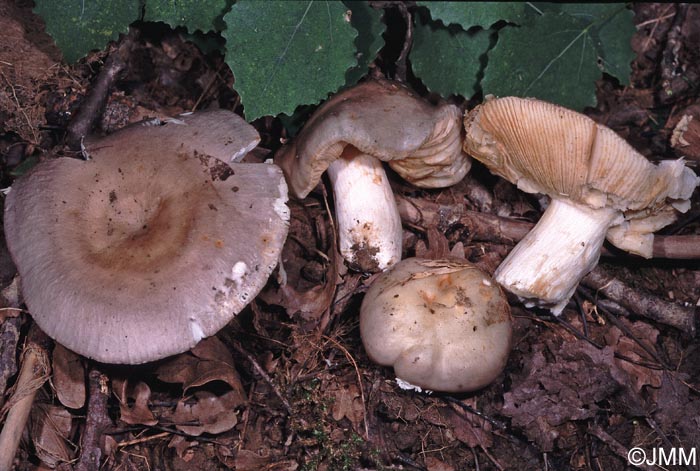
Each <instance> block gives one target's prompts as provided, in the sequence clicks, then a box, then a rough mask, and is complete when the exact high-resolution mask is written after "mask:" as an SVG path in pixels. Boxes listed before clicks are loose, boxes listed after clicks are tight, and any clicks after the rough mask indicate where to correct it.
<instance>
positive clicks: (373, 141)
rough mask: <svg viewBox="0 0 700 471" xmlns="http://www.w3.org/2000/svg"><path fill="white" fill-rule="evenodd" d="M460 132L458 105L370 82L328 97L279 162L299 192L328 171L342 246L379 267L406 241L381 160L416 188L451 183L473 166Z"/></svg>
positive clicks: (358, 260)
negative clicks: (429, 100)
mask: <svg viewBox="0 0 700 471" xmlns="http://www.w3.org/2000/svg"><path fill="white" fill-rule="evenodd" d="M461 134H462V129H461V113H460V110H459V108H457V107H456V106H454V105H448V104H442V105H440V106H432V105H430V104H429V103H427V102H425V101H424V100H421V99H420V98H418V97H417V96H416V95H414V94H413V93H412V92H411V91H410V90H409V89H408V88H406V87H405V86H403V85H400V84H397V83H394V82H389V81H386V80H381V81H368V82H364V83H362V84H360V85H357V86H355V87H352V88H349V89H346V90H344V91H342V92H340V93H338V94H337V95H335V96H334V97H333V98H331V99H330V100H328V101H327V102H326V103H324V104H323V106H321V107H320V108H319V109H318V110H317V111H316V112H315V113H314V114H313V116H312V117H311V119H309V121H308V122H307V123H306V125H305V126H304V129H303V130H302V131H301V132H300V133H299V135H298V136H297V137H296V139H294V140H293V141H291V142H290V143H289V144H287V145H285V146H284V147H282V149H280V151H279V152H278V153H277V155H276V156H275V161H276V162H277V163H278V164H279V165H280V167H282V170H284V173H285V175H286V177H287V181H288V182H289V187H290V192H291V193H292V194H293V195H294V196H296V197H297V198H305V197H306V196H307V195H308V194H309V192H310V191H311V190H312V189H313V188H314V187H315V186H316V185H317V184H318V182H319V180H320V179H321V175H322V174H323V172H325V171H326V169H328V171H329V176H330V179H331V185H332V186H333V194H334V199H335V205H336V221H337V227H338V234H339V235H338V239H339V246H340V252H341V253H342V254H343V257H344V258H345V259H346V260H347V261H348V262H349V263H350V264H351V265H354V266H357V267H359V268H360V269H362V270H365V271H377V270H383V269H385V268H386V267H388V266H391V265H392V264H393V263H396V262H398V261H399V260H400V259H401V241H402V237H401V236H402V234H401V218H400V216H399V213H398V210H397V208H396V203H395V202H394V199H393V194H392V191H391V187H390V186H389V181H388V179H387V176H386V173H385V172H384V168H383V167H382V163H381V161H384V162H388V163H389V166H390V167H391V168H392V169H394V170H395V171H396V172H397V173H398V174H399V175H400V176H401V177H403V178H404V179H406V180H407V181H409V182H411V183H413V184H415V185H417V186H419V187H423V188H439V187H445V186H449V185H453V184H455V183H457V182H458V181H460V180H461V179H462V178H464V175H465V174H466V173H467V171H468V170H469V167H470V165H471V163H470V160H469V159H468V158H467V156H466V155H465V154H464V153H463V152H462V149H461Z"/></svg>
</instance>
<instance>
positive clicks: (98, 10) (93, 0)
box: [34, 0, 141, 62]
mask: <svg viewBox="0 0 700 471" xmlns="http://www.w3.org/2000/svg"><path fill="white" fill-rule="evenodd" d="M34 12H35V13H37V14H38V15H40V16H41V17H42V18H43V19H44V21H45V22H46V31H47V32H48V33H49V34H50V35H51V37H53V39H54V41H55V42H56V45H57V46H58V47H59V48H60V49H61V51H63V57H64V58H65V59H66V62H74V61H77V60H78V59H80V58H81V57H83V56H85V55H86V54H87V53H88V52H90V51H91V50H93V49H102V48H103V47H105V45H106V44H107V43H108V42H109V41H111V40H113V39H117V38H118V37H119V33H126V32H127V31H128V29H129V25H130V24H131V23H132V22H134V21H136V20H138V19H139V16H140V15H141V5H140V2H139V0H122V1H120V2H113V1H111V0H90V1H78V0H36V7H35V8H34Z"/></svg>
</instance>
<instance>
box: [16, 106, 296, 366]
mask: <svg viewBox="0 0 700 471" xmlns="http://www.w3.org/2000/svg"><path fill="white" fill-rule="evenodd" d="M258 140H259V138H258V136H257V133H256V132H255V130H254V129H253V128H252V127H250V126H249V125H248V124H247V123H245V121H243V120H242V119H241V118H240V117H238V116H237V115H235V114H233V113H231V112H228V111H223V110H221V111H213V112H202V113H195V114H191V115H189V116H183V117H180V118H179V119H177V120H172V121H170V122H167V123H166V124H164V125H160V126H158V125H155V126H146V125H143V124H137V125H132V126H129V127H127V128H125V129H123V130H121V131H118V132H116V133H114V134H112V135H109V136H107V137H105V138H102V139H97V140H94V141H92V142H88V143H87V144H86V151H87V153H88V154H89V156H90V159H89V160H87V161H84V160H77V159H72V158H55V159H51V160H47V161H44V162H42V163H40V164H39V165H37V166H36V167H34V168H33V169H32V170H31V171H30V172H29V173H27V174H26V175H25V176H23V177H21V178H19V179H18V180H17V181H16V182H15V183H14V184H13V186H12V188H11V190H10V192H9V195H8V196H7V198H6V200H5V235H6V238H7V244H8V247H9V250H10V253H11V254H12V257H13V259H14V261H15V263H16V265H17V268H18V270H19V273H20V277H21V283H22V292H23V294H24V298H25V301H26V304H27V306H28V308H29V311H30V313H31V314H32V316H33V317H34V320H35V321H36V322H37V324H38V325H39V326H40V327H41V328H42V329H43V330H44V331H45V332H46V333H47V334H48V335H49V336H51V337H53V338H54V339H55V340H56V341H58V342H59V343H61V344H63V345H64V346H66V347H68V348H69V349H71V350H73V351H75V352H77V353H80V354H81V355H84V356H86V357H89V358H94V359H96V360H98V361H102V362H107V363H130V364H136V363H143V362H147V361H151V360H156V359H159V358H163V357H166V356H169V355H173V354H176V353H180V352H183V351H185V350H188V349H190V348H192V347H193V346H194V345H196V344H197V342H199V341H200V340H201V339H202V338H204V337H207V336H210V335H213V334H214V333H215V332H217V331H218V330H219V329H221V328H222V327H223V326H225V325H226V324H227V323H228V322H229V321H230V320H231V318H232V317H233V316H234V315H235V314H236V313H238V312H239V311H240V310H241V309H242V308H243V307H244V306H245V305H246V304H248V302H250V301H251V299H252V298H253V297H254V296H255V295H256V294H257V293H258V291H259V290H260V289H261V288H262V287H263V285H264V284H265V282H266V280H267V278H268V276H269V274H270V272H271V271H272V270H273V269H274V267H275V266H276V264H277V261H278V258H279V254H280V250H281V248H282V245H283V242H284V240H285V237H286V233H287V228H288V222H289V211H288V208H287V206H286V201H287V186H286V183H285V180H284V176H283V174H282V172H281V171H280V169H279V168H278V167H276V166H275V165H272V164H243V163H239V164H232V165H230V166H229V165H228V164H226V163H224V162H225V161H228V160H230V159H231V158H234V157H235V158H239V157H242V156H243V155H244V154H245V153H246V152H247V151H248V150H250V149H251V148H252V147H254V146H255V145H256V143H257V142H258Z"/></svg>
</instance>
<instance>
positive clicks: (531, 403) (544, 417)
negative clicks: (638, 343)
mask: <svg viewBox="0 0 700 471" xmlns="http://www.w3.org/2000/svg"><path fill="white" fill-rule="evenodd" d="M559 341H561V339H559ZM545 350H547V352H546V353H545ZM547 358H551V361H548V360H547ZM613 359H614V351H613V349H612V347H605V348H603V349H602V350H598V349H596V348H595V347H593V346H592V345H590V344H589V343H587V342H583V341H570V342H562V343H561V345H557V344H556V343H554V342H553V341H547V340H545V341H544V345H543V344H538V345H535V350H534V352H533V354H532V355H531V356H530V357H528V358H526V359H525V365H524V369H523V372H522V374H520V375H514V378H513V385H512V387H511V391H510V392H507V393H505V394H504V396H503V398H504V404H503V410H502V411H503V413H504V414H505V415H506V416H508V417H511V418H512V423H513V425H515V426H518V427H523V428H524V430H525V434H526V435H527V437H528V438H529V439H530V440H532V441H534V442H535V443H537V444H538V445H539V446H540V448H541V449H542V450H543V451H551V450H553V449H554V441H555V440H556V439H557V437H559V436H560V434H561V430H560V429H559V427H560V426H562V425H565V424H566V423H567V422H569V421H573V420H584V419H588V418H590V417H593V416H594V415H595V414H596V413H597V411H598V410H599V407H598V405H597V403H598V402H599V401H601V400H603V399H605V398H608V397H610V396H612V395H613V394H614V393H615V392H616V391H617V390H618V389H619V388H620V384H619V383H618V382H617V381H615V379H613V377H612V375H611V373H610V369H611V366H613Z"/></svg>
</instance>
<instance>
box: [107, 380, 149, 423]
mask: <svg viewBox="0 0 700 471" xmlns="http://www.w3.org/2000/svg"><path fill="white" fill-rule="evenodd" d="M112 385H113V390H114V395H115V396H117V399H118V400H119V411H120V413H121V416H120V419H121V420H122V421H123V422H126V423H127V424H130V425H136V424H141V425H156V424H157V423H158V420H157V419H156V418H155V416H154V415H153V412H151V410H150V409H149V407H148V401H149V400H150V398H151V388H149V387H148V385H147V384H146V383H144V382H143V381H139V382H138V383H136V385H135V386H133V387H130V384H129V381H128V380H119V379H115V380H114V382H113V383H112ZM129 399H133V405H131V406H130V405H129Z"/></svg>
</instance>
